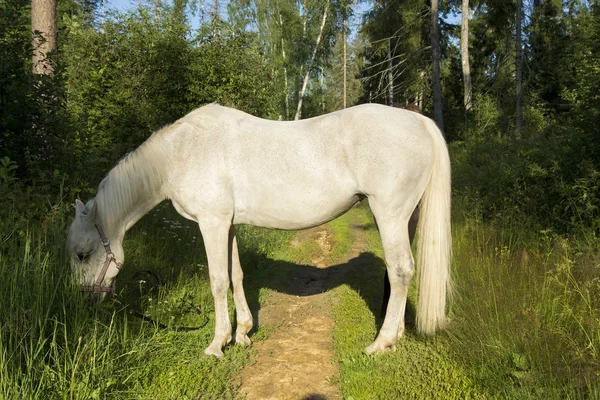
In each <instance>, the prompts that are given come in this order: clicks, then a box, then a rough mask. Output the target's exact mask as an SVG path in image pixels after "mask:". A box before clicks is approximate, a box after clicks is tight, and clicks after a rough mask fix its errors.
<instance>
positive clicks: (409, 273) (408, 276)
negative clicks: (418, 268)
mask: <svg viewBox="0 0 600 400" xmlns="http://www.w3.org/2000/svg"><path fill="white" fill-rule="evenodd" d="M414 273H415V267H414V264H413V262H412V261H411V262H409V263H406V264H404V265H402V266H398V267H396V268H391V269H388V276H389V280H390V284H391V286H395V285H402V286H408V285H409V284H410V281H411V280H412V277H413V275H414Z"/></svg>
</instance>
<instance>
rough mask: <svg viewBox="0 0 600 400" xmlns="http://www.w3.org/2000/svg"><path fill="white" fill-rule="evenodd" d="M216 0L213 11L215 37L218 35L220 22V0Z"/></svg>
mask: <svg viewBox="0 0 600 400" xmlns="http://www.w3.org/2000/svg"><path fill="white" fill-rule="evenodd" d="M214 1H215V7H214V11H213V13H214V14H213V37H216V36H217V25H218V23H219V0H214Z"/></svg>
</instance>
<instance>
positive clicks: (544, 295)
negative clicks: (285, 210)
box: [334, 198, 600, 399]
mask: <svg viewBox="0 0 600 400" xmlns="http://www.w3.org/2000/svg"><path fill="white" fill-rule="evenodd" d="M455 200H456V201H455V204H454V209H455V215H454V227H453V239H454V240H453V243H454V244H453V263H454V265H453V274H454V277H453V280H454V283H455V295H454V297H453V299H452V302H451V303H450V308H449V314H450V319H451V324H450V326H449V328H448V330H447V331H446V332H445V333H441V334H438V335H436V336H434V337H432V338H424V337H420V336H418V335H416V334H415V332H414V327H413V326H411V325H409V326H408V328H407V331H406V332H405V335H404V337H403V338H401V339H400V340H399V341H398V349H397V351H396V352H394V353H391V354H386V355H384V356H379V357H367V356H364V355H363V354H361V350H362V348H363V346H366V345H367V344H369V342H370V341H372V340H373V338H374V335H375V333H376V331H377V329H378V326H379V324H380V323H381V320H380V318H381V317H379V314H378V311H379V307H380V304H381V303H380V302H381V289H382V288H381V286H379V285H378V284H379V282H381V278H382V270H383V268H384V262H383V260H382V259H381V257H382V256H383V254H382V252H381V244H380V241H379V240H378V234H377V231H376V230H375V228H374V227H372V226H369V225H367V226H366V237H367V243H368V248H367V250H368V251H369V252H371V253H373V254H374V255H375V256H377V258H376V259H375V262H374V263H373V265H368V266H367V265H365V266H364V267H363V266H359V267H357V268H355V269H352V270H351V271H349V273H348V275H347V276H346V277H345V278H344V280H343V282H344V283H345V284H346V285H343V286H341V287H340V288H338V289H336V291H335V294H336V297H337V298H338V300H337V301H336V302H335V306H334V317H335V320H336V324H335V328H334V340H335V347H336V354H337V357H338V360H339V362H340V371H341V378H340V383H341V390H342V393H343V394H344V396H346V397H353V398H355V399H363V398H364V399H367V398H380V399H384V398H420V397H426V398H436V397H439V398H448V399H451V398H456V399H463V398H511V399H513V398H516V399H530V398H531V399H533V398H535V399H537V398H550V399H559V398H560V399H562V398H571V399H579V398H589V399H592V398H598V397H599V396H600V358H599V356H600V355H599V352H598V350H599V349H600V251H599V248H598V244H597V243H595V242H594V241H593V240H587V239H586V237H579V238H577V239H575V238H571V239H566V238H564V237H562V236H559V235H555V234H553V233H551V232H550V231H543V232H540V231H536V230H535V229H533V228H532V227H531V226H529V225H527V219H526V218H524V217H523V216H519V215H514V214H513V215H511V214H510V213H505V214H503V215H499V216H497V217H496V218H494V219H493V220H487V221H486V220H483V218H482V216H481V213H480V212H479V211H478V208H477V207H476V206H475V207H473V206H472V205H471V204H470V203H467V202H466V201H465V200H464V199H461V198H457V199H455ZM365 211H366V210H363V209H357V210H353V212H352V214H351V219H357V218H359V217H360V215H361V213H364V212H365ZM362 219H363V220H367V221H368V220H369V218H368V217H367V218H362ZM417 268H418V266H417ZM364 282H370V284H369V285H365V284H364ZM415 286H416V285H413V287H412V288H411V290H410V292H409V306H408V309H409V313H410V312H412V311H413V309H412V306H411V305H410V304H414V299H415V293H416V290H415V289H416V287H415ZM373 382H377V384H374V383H373ZM442 393H443V395H442Z"/></svg>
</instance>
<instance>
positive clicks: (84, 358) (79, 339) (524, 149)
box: [0, 0, 600, 399]
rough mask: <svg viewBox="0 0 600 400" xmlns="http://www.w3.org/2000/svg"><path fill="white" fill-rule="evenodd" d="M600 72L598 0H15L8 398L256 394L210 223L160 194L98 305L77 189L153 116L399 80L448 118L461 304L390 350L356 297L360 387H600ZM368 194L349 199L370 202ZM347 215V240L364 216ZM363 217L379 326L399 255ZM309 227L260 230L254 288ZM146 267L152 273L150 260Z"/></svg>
mask: <svg viewBox="0 0 600 400" xmlns="http://www.w3.org/2000/svg"><path fill="white" fill-rule="evenodd" d="M599 87H600V2H598V1H597V0H461V1H458V0H445V1H443V0H442V1H440V0H369V1H354V0H229V2H226V3H225V2H219V0H212V1H208V0H172V1H170V0H152V1H149V0H139V1H138V2H135V4H134V3H133V2H132V3H131V7H129V8H128V9H121V10H119V9H116V8H113V7H112V6H111V4H110V3H108V2H104V1H102V0H2V1H1V2H0V226H1V230H0V239H1V240H0V343H1V347H0V398H7V399H9V398H69V399H74V398H77V399H97V398H102V399H108V398H117V399H120V398H150V397H152V398H173V399H175V398H202V399H204V398H237V397H239V396H240V394H239V393H238V386H239V385H238V383H236V382H237V380H236V379H237V378H236V377H237V376H238V374H239V371H241V370H242V369H243V368H244V367H245V366H246V365H247V364H248V363H251V360H252V359H253V358H252V357H253V353H252V350H251V349H250V350H248V349H243V348H238V347H237V346H230V347H228V348H227V349H226V351H225V356H224V359H222V360H219V361H217V360H213V359H205V358H203V357H202V356H201V354H202V349H203V348H204V347H206V343H208V341H209V340H210V335H211V332H212V329H213V327H214V321H213V320H212V319H211V318H212V307H213V305H212V299H211V295H210V285H209V283H208V272H207V269H206V265H207V261H206V256H205V255H204V251H203V249H202V246H200V244H201V243H202V238H201V236H200V232H199V231H198V230H197V226H193V224H189V221H186V220H184V219H182V218H180V217H179V216H178V215H177V214H176V213H175V211H174V210H173V209H172V207H170V205H169V204H168V203H164V204H161V205H160V206H158V207H157V208H156V209H155V210H153V211H152V212H151V213H150V214H149V215H148V216H147V217H145V218H144V219H142V220H141V221H140V222H139V223H138V224H137V225H136V226H135V227H134V228H133V229H132V230H131V232H130V233H129V234H128V236H127V238H126V241H125V249H126V252H127V254H128V263H127V264H128V265H131V268H129V267H128V268H127V269H126V270H125V271H124V272H123V273H122V278H121V277H120V278H119V280H118V281H117V288H116V291H117V293H120V296H113V297H111V298H110V300H109V301H105V302H104V303H102V304H101V305H99V306H96V307H90V306H89V305H88V304H87V303H86V302H85V301H83V299H82V298H81V295H80V293H79V288H78V285H77V284H74V282H73V279H72V277H71V274H70V270H69V267H68V260H67V255H66V254H65V239H66V233H67V230H68V226H69V224H70V222H71V221H72V218H73V215H74V204H75V200H76V199H81V200H84V201H85V200H87V199H90V198H92V197H93V196H94V194H95V192H96V190H97V185H98V183H99V182H100V181H101V179H102V178H103V177H104V176H105V175H106V174H107V172H108V171H110V169H111V168H112V167H113V166H114V165H115V164H116V163H117V162H118V161H119V160H120V159H121V158H123V157H124V156H125V155H126V154H127V153H128V152H131V151H133V150H135V149H136V148H137V147H138V146H139V145H140V144H141V143H143V142H144V141H145V140H146V139H147V138H148V137H150V135H151V134H152V133H153V132H154V131H157V130H158V129H160V128H162V127H164V126H165V125H167V124H170V123H173V122H174V121H176V120H177V119H179V118H181V117H182V116H184V115H185V114H187V113H188V112H190V111H192V110H194V109H196V108H198V107H200V106H203V105H206V104H210V103H213V102H216V103H219V104H222V105H225V106H229V107H233V108H236V109H239V110H242V111H245V112H247V113H250V114H252V115H255V116H259V117H262V118H266V119H272V120H283V121H291V120H298V119H305V118H310V117H314V116H318V115H322V114H326V113H329V112H333V111H336V110H341V109H344V108H348V107H351V106H354V105H358V104H364V103H381V104H386V105H389V106H392V107H400V108H407V109H409V110H411V111H414V112H418V113H422V114H424V115H426V116H429V117H431V118H432V119H433V120H434V121H435V122H436V123H437V125H438V127H440V129H441V130H442V132H443V134H444V136H445V138H446V141H447V143H448V148H449V151H450V158H451V162H452V197H453V200H452V201H453V214H452V216H453V225H454V227H453V241H454V247H453V278H454V281H455V285H456V288H455V289H456V294H455V296H454V297H453V298H452V301H451V304H450V306H449V310H448V313H449V315H450V318H451V319H452V321H453V326H452V327H451V328H450V329H449V330H448V332H446V333H443V334H441V335H438V336H436V337H435V338H423V337H419V335H417V334H416V333H415V332H414V330H413V331H410V330H409V332H408V333H407V335H408V337H407V340H409V341H408V342H407V343H410V345H408V344H407V345H406V346H407V348H409V347H410V349H412V350H411V351H414V352H413V353H411V352H408V350H406V349H405V351H407V353H406V355H404V356H401V355H399V354H400V350H398V354H396V355H394V354H391V355H388V354H386V355H385V356H382V357H380V358H373V357H371V356H367V355H365V354H362V353H360V352H357V350H362V348H364V346H362V341H361V340H363V337H362V336H356V337H355V336H351V334H350V331H352V330H354V329H359V328H351V327H350V325H348V324H349V322H348V321H346V320H345V318H351V317H350V316H348V315H346V314H345V311H344V309H343V307H342V308H339V307H338V308H336V309H335V310H334V311H332V315H333V319H334V322H335V327H334V330H333V332H334V333H333V335H334V336H333V340H334V347H335V351H336V355H335V361H336V362H337V363H338V364H339V370H340V376H339V377H338V378H336V382H337V383H338V386H339V392H340V394H341V396H342V397H343V398H354V399H360V398H382V399H383V398H457V399H458V398H461V399H462V398H519V399H521V398H541V397H547V398H589V399H591V398H597V397H598V396H600V372H599V371H600V242H599V240H598V238H599V236H600V133H599V132H598V127H600V91H598V88H599ZM596 124H598V125H596ZM360 207H363V206H362V205H361V206H359V209H358V210H356V211H354V213H353V214H350V216H344V217H343V218H346V220H342V221H346V222H348V221H355V220H356V221H358V220H360V221H362V220H363V219H364V220H367V219H368V217H367V216H366V215H367V214H368V210H366V207H363V208H360ZM356 221H355V222H356ZM348 223H351V222H348ZM333 224H334V225H329V227H328V228H327V229H329V230H330V231H331V232H332V235H333V236H332V237H333V238H334V239H333V241H334V246H333V247H334V249H333V250H332V254H337V253H336V251H337V252H339V254H338V256H339V257H341V256H340V254H342V253H343V252H344V251H347V250H348V249H349V248H350V247H351V245H349V244H347V243H346V244H345V245H344V243H345V241H349V242H351V241H352V240H353V239H352V238H351V237H352V233H351V232H350V231H348V229H347V228H344V227H342V226H341V225H340V223H337V225H336V222H335V221H334V222H333ZM190 225H191V227H190ZM365 229H366V235H367V238H368V240H367V242H368V246H370V247H367V248H366V250H368V251H370V252H371V253H372V254H374V255H375V256H374V259H375V261H374V268H373V271H375V272H373V273H374V274H376V276H375V277H373V275H364V276H363V275H360V274H358V273H356V274H358V275H356V274H355V275H351V276H350V275H349V276H348V277H347V280H348V281H347V282H341V283H340V285H339V287H337V288H335V289H333V291H332V293H333V294H332V296H338V297H339V298H338V297H336V298H338V302H337V303H335V304H346V303H345V301H348V302H349V303H348V304H349V305H348V307H356V309H359V308H360V307H364V318H366V319H365V321H367V322H364V324H365V330H364V331H363V333H362V335H363V336H365V337H367V339H365V340H371V339H372V337H371V336H372V335H374V333H373V332H375V331H376V329H375V327H376V326H377V324H380V323H381V321H379V320H378V317H377V316H376V315H375V316H374V315H373V313H372V312H371V311H372V310H373V308H374V306H372V303H373V304H374V303H376V302H377V301H379V300H378V299H379V297H378V296H381V288H379V286H377V287H376V288H368V289H364V290H363V291H352V290H353V289H355V288H356V285H354V286H353V285H352V284H351V283H352V282H354V281H357V282H358V281H361V280H365V279H372V280H373V282H374V285H380V284H381V279H380V277H382V276H383V275H382V274H383V271H384V270H385V264H384V262H383V261H382V259H381V254H380V247H377V246H380V244H375V239H373V241H372V240H371V236H372V235H375V236H376V235H377V234H376V231H375V230H374V229H371V228H365ZM369 229H370V230H369ZM349 232H350V233H349ZM293 235H294V233H293V232H276V231H267V230H262V229H258V228H253V227H242V229H241V230H240V246H241V247H240V257H241V259H242V265H244V264H248V267H247V269H245V270H244V271H245V273H246V276H247V281H246V285H249V286H250V287H251V288H254V289H255V290H253V291H254V292H255V294H256V295H255V296H254V297H255V299H254V300H251V299H249V301H250V303H251V304H250V305H251V308H252V307H254V308H258V307H262V306H263V305H264V304H268V296H269V295H270V293H271V292H272V291H274V290H275V289H273V288H272V287H270V286H268V284H266V283H265V282H267V281H269V280H272V279H275V280H281V279H285V275H286V271H288V272H289V271H290V270H293V269H294V266H295V265H296V264H301V263H305V262H308V263H310V257H309V258H307V255H306V254H301V251H306V252H308V253H310V252H311V251H313V252H314V251H315V250H314V249H312V250H311V248H310V246H309V245H307V246H308V247H307V248H306V249H304V248H303V247H301V248H300V250H298V249H290V248H289V243H290V241H291V240H292V239H293V237H294V236H293ZM355 239H356V238H354V240H355ZM197 244H198V245H199V246H198V248H196V245H197ZM336 246H337V247H336ZM344 246H346V247H344ZM303 249H304V250H303ZM336 249H337V250H336ZM344 249H346V250H344ZM308 253H307V254H308ZM338 256H335V257H338ZM331 257H333V258H331V262H341V260H342V258H335V257H334V256H333V255H332V256H331ZM276 266H279V267H280V271H279V272H276V271H275V270H274V268H275V267H276ZM148 270H152V271H158V275H160V279H158V278H157V279H156V280H157V282H154V284H151V283H149V281H152V279H154V278H152V277H151V276H149V275H146V278H144V279H142V280H140V279H139V275H136V273H140V272H144V271H148ZM361 273H362V272H361ZM251 275H253V276H254V277H251ZM380 275H381V276H380ZM136 276H137V277H138V278H136ZM153 276H155V277H156V276H157V275H156V274H155V275H153ZM136 279H137V280H136ZM342 280H343V279H342ZM142 281H143V284H142ZM144 285H145V286H144ZM359 292H360V293H359ZM411 293H412V292H411ZM412 295H413V294H411V296H412ZM344 296H345V297H344ZM353 296H354V297H353ZM265 299H267V300H265ZM353 301H358V303H356V304H357V305H352V306H350V304H354V303H352V302H353ZM191 304H194V305H193V306H192V305H191ZM340 307H341V306H340ZM131 308H135V309H136V310H140V312H141V313H142V314H144V315H146V316H147V317H150V316H151V317H152V318H153V320H155V321H162V323H160V324H156V323H155V324H152V323H147V322H144V321H143V320H139V319H135V318H134V317H133V316H132V314H131V312H130V309H131ZM375 308H376V307H375ZM198 309H201V310H202V312H203V313H205V316H199V315H198V313H197V312H195V310H196V311H197V310H198ZM336 310H337V311H336ZM356 318H358V317H356ZM361 318H362V317H361ZM205 319H206V321H205ZM361 321H362V320H361ZM202 323H206V326H203V327H202V328H200V329H199V330H197V331H194V332H180V331H177V330H164V329H162V328H161V326H164V325H171V324H175V325H177V324H179V325H184V326H199V325H201V324H202ZM344 324H347V325H344ZM360 326H362V325H360ZM272 329H274V328H272V327H262V326H259V327H258V329H257V330H256V331H255V332H254V333H253V335H252V340H253V341H260V340H268V337H269V335H270V334H271V332H272ZM361 329H362V328H361ZM371 331H372V332H371ZM365 332H366V333H365ZM369 335H371V336H369ZM350 342H352V343H361V345H357V346H354V347H356V349H353V350H348V347H349V346H350V345H349V344H348V343H350ZM411 346H412V347H411ZM399 347H400V345H399ZM425 348H427V349H428V350H424V349H425ZM432 352H435V353H432ZM419 357H422V361H421V362H419V360H418V358H419ZM407 358H415V360H414V361H413V362H414V363H415V364H410V365H411V368H412V369H413V370H415V371H418V372H419V373H420V375H421V377H420V378H418V379H417V378H414V379H415V381H414V382H416V383H414V385H413V386H411V385H410V384H407V385H405V384H404V383H403V381H402V379H406V378H403V377H402V374H403V373H404V372H406V371H405V370H404V369H400V368H405V367H400V365H401V364H402V363H403V362H404V361H403V360H405V359H407ZM401 371H404V372H401ZM413 373H414V372H413ZM374 376H377V379H376V381H377V382H378V384H379V385H380V387H381V388H380V390H381V391H374V389H373V388H372V387H370V385H371V382H373V381H374V378H373V377H374ZM381 376H383V378H381ZM411 379H413V378H411ZM419 379H421V380H419ZM432 381H435V382H437V383H435V384H431V383H428V382H432ZM378 390H379V389H378ZM428 390H431V391H432V392H428ZM442 391H443V393H445V395H444V396H441V395H440V393H442Z"/></svg>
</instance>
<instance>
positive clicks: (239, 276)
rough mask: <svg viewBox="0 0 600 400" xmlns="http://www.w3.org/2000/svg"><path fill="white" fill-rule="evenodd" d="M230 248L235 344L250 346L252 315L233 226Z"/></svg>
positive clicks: (230, 234) (230, 232)
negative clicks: (249, 333)
mask: <svg viewBox="0 0 600 400" xmlns="http://www.w3.org/2000/svg"><path fill="white" fill-rule="evenodd" d="M229 246H230V257H231V258H230V275H231V289H232V291H233V301H234V302H235V314H236V325H237V326H236V329H235V342H236V343H237V344H240V345H242V346H248V345H250V338H249V337H248V332H250V330H251V329H252V314H251V313H250V308H249V307H248V302H247V301H246V295H245V294H244V286H243V280H244V273H243V272H242V266H241V265H240V256H239V254H238V247H237V240H236V234H235V227H234V226H232V227H231V229H230V231H229Z"/></svg>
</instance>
